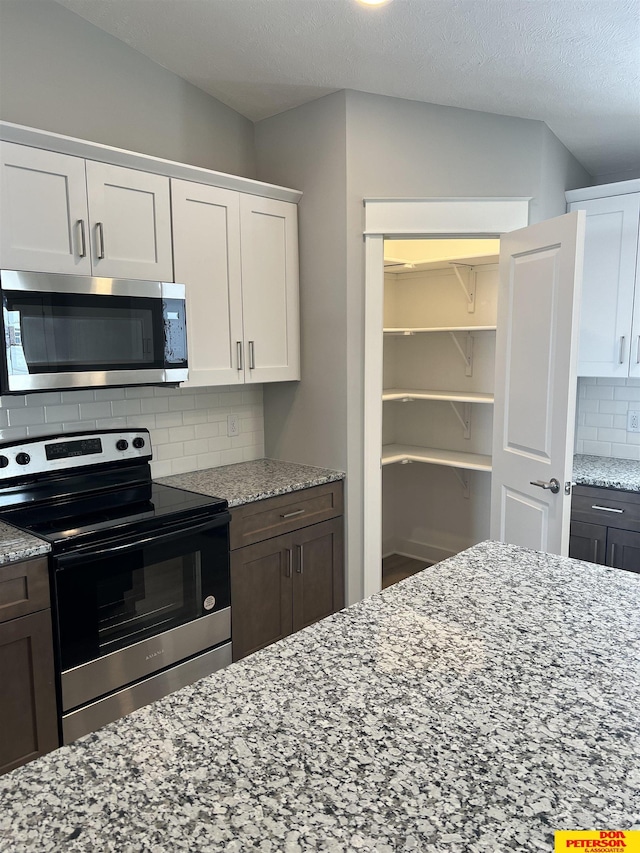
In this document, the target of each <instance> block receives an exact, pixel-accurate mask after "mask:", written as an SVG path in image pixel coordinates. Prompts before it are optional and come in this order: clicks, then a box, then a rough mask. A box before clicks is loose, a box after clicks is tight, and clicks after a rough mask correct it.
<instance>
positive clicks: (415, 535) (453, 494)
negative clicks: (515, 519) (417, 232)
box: [382, 241, 498, 563]
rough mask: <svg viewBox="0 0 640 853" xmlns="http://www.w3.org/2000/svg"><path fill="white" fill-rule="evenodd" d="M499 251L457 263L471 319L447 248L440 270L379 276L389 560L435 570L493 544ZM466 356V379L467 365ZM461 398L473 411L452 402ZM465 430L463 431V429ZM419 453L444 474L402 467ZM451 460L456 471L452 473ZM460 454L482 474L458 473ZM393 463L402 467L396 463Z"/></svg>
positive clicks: (421, 465)
mask: <svg viewBox="0 0 640 853" xmlns="http://www.w3.org/2000/svg"><path fill="white" fill-rule="evenodd" d="M402 242H404V241H394V242H393V249H392V250H393V253H394V256H397V255H398V254H399V252H401V251H402ZM406 242H407V243H408V244H409V245H408V246H407V250H406V253H405V254H407V255H409V256H411V257H414V258H415V256H416V253H417V254H419V249H418V246H417V245H416V244H417V243H418V242H419V243H423V244H428V243H429V241H406ZM438 242H439V243H443V242H444V241H438ZM454 242H455V243H460V242H461V241H451V243H454ZM474 242H475V243H477V242H478V241H474ZM412 244H413V245H412ZM496 244H497V241H487V256H485V257H479V256H477V257H475V258H474V259H473V263H470V260H469V259H466V258H460V260H459V263H460V266H458V272H459V273H460V277H461V278H462V279H463V281H464V282H466V283H467V284H469V283H470V285H471V288H472V289H473V291H474V292H475V300H474V301H475V306H474V309H473V311H470V310H468V305H469V299H468V296H467V294H466V293H465V289H464V287H463V286H462V285H461V283H460V280H459V277H458V275H456V271H455V269H454V266H453V262H452V261H451V260H450V259H448V258H450V256H451V253H452V248H453V247H450V249H449V251H446V252H444V253H443V254H444V256H445V259H444V260H443V261H442V262H439V261H437V260H435V261H434V260H430V261H429V262H424V263H420V262H418V263H415V264H414V266H413V268H412V267H403V266H400V265H398V266H389V267H387V269H391V270H393V271H392V272H389V271H386V272H385V277H384V329H385V331H384V345H383V354H384V356H383V370H384V372H383V387H384V393H383V403H382V405H383V422H382V423H383V430H382V431H383V448H382V458H383V468H382V504H383V506H382V510H383V520H382V537H383V543H382V553H383V556H385V557H386V556H388V555H390V554H402V555H405V556H410V557H415V558H417V559H420V560H423V561H425V562H429V563H434V562H438V561H439V560H442V559H445V558H446V557H449V556H451V555H452V554H455V553H457V552H459V551H461V550H464V549H465V548H467V547H469V546H470V545H472V544H474V543H476V542H479V541H482V540H483V539H487V538H488V536H489V512H490V491H491V474H490V454H491V444H492V430H493V405H492V403H491V400H492V396H493V389H494V362H495V324H496V298H497V285H498V272H497V257H495V256H494V255H489V254H488V253H489V252H491V251H495V250H496V248H495V247H496ZM461 248H462V247H461ZM476 249H477V247H476ZM425 253H426V252H425ZM386 256H387V246H386V245H385V257H386ZM385 263H387V262H385ZM474 327H475V328H474ZM486 327H489V328H486ZM467 328H469V331H467ZM419 329H428V330H429V331H418V330H419ZM449 329H451V330H452V331H451V332H450V331H448V330H449ZM469 347H470V348H471V349H470V350H469ZM461 350H462V351H461ZM469 351H470V352H471V369H470V370H469V369H468V367H467V364H466V363H465V355H466V354H467V353H468V352H469ZM469 373H470V375H468V374H469ZM420 392H427V393H428V394H432V392H433V395H435V396H438V397H443V399H419V396H420ZM474 395H482V396H481V397H479V398H477V399H482V402H476V401H475V399H476V398H475V397H474ZM390 396H395V397H398V396H399V397H400V399H388V398H389V397H390ZM423 396H424V395H423ZM465 396H468V397H469V398H470V399H471V400H474V401H473V402H469V401H464V399H461V400H457V399H455V398H456V397H461V398H464V397H465ZM416 397H418V398H416ZM450 397H451V398H453V399H449V398H450ZM463 421H465V422H467V421H468V428H467V429H465V426H464V424H463ZM422 449H424V450H425V452H426V454H427V455H429V453H431V452H432V451H435V452H436V453H439V452H440V451H445V453H444V459H443V462H444V463H445V464H431V463H428V462H421V461H418V460H416V459H414V460H412V461H409V462H408V461H406V458H405V457H403V453H404V451H408V450H410V451H412V455H414V456H416V455H417V456H420V453H421V451H422ZM447 451H450V452H451V454H450V455H451V457H452V458H453V457H455V458H456V459H457V460H458V461H456V462H455V463H453V462H452V459H449V458H448V454H447V453H446V452H447ZM465 454H473V456H470V457H468V460H471V464H472V466H474V465H475V464H476V462H477V459H478V458H479V457H481V458H482V459H483V464H484V466H485V467H486V468H487V469H488V470H471V469H470V468H466V467H464V466H465V464H467V463H466V462H465V459H467V457H466V456H465ZM390 457H393V458H394V459H395V458H396V457H399V458H398V461H393V462H392V461H389V460H390ZM460 460H461V461H460Z"/></svg>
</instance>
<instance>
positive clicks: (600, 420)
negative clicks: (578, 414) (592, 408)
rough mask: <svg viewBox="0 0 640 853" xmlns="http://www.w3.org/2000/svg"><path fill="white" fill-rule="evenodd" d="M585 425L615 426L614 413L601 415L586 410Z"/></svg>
mask: <svg viewBox="0 0 640 853" xmlns="http://www.w3.org/2000/svg"><path fill="white" fill-rule="evenodd" d="M584 423H585V426H591V427H605V428H610V427H612V426H613V415H601V414H599V413H595V412H586V413H585V416H584Z"/></svg>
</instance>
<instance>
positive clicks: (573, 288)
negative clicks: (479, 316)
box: [491, 211, 585, 555]
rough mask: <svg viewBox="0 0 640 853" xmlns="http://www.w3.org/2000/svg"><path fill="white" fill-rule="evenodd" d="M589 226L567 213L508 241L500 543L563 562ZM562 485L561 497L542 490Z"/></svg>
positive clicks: (497, 514)
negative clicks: (543, 553)
mask: <svg viewBox="0 0 640 853" xmlns="http://www.w3.org/2000/svg"><path fill="white" fill-rule="evenodd" d="M584 219H585V214H584V213H583V212H581V211H580V212H578V213H568V214H566V215H565V216H561V217H558V218H557V219H549V220H546V221H545V222H540V223H538V224H537V225H532V226H529V227H528V228H522V229H520V230H519V231H512V232H510V233H508V234H505V235H504V236H503V237H502V238H501V240H500V289H499V292H498V331H497V335H496V385H495V407H494V438H493V473H492V486H491V538H492V539H498V540H501V541H503V542H509V543H511V544H513V545H522V546H524V547H528V548H535V549H537V550H540V551H548V552H550V553H554V554H564V555H566V554H567V553H568V549H569V515H570V509H571V496H570V483H571V475H572V471H573V435H574V427H575V399H576V373H575V370H576V364H577V348H578V346H577V345H578V316H579V311H578V306H579V300H580V281H581V276H582V255H583V246H584ZM553 480H556V481H557V483H558V486H559V490H558V491H557V493H553V492H552V490H551V489H545V488H542V487H541V485H542V484H545V483H546V484H550V483H551V482H552V481H553ZM532 483H538V484H540V485H532ZM565 484H568V485H569V489H568V490H569V494H566V493H565Z"/></svg>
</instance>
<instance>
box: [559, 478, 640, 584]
mask: <svg viewBox="0 0 640 853" xmlns="http://www.w3.org/2000/svg"><path fill="white" fill-rule="evenodd" d="M569 556H570V557H575V558H576V559H578V560H587V561H589V562H591V563H599V564H601V565H603V566H611V567H613V568H616V569H626V570H627V571H630V572H640V494H638V493H637V492H623V491H619V490H617V489H602V488H599V487H596V486H574V489H573V493H572V498H571V531H570V537H569Z"/></svg>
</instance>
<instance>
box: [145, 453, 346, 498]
mask: <svg viewBox="0 0 640 853" xmlns="http://www.w3.org/2000/svg"><path fill="white" fill-rule="evenodd" d="M343 478H344V474H343V473H342V472H341V471H333V470H331V469H330V468H316V467H314V466H312V465H299V464H298V463H296V462H281V461H279V460H277V459H256V460H255V461H253V462H237V463H236V464H234V465H223V466H222V467H220V468H207V469H205V470H203V471H190V472H188V473H187V474H174V475H173V476H171V477H163V478H162V479H159V480H158V482H159V483H164V484H165V485H166V486H176V487H177V488H179V489H187V490H188V491H191V492H198V493H199V494H202V495H211V496H212V497H219V498H225V499H226V500H227V501H228V502H229V506H230V507H234V506H240V505H241V504H246V503H251V502H252V501H261V500H265V499H266V498H273V497H275V496H276V495H284V494H287V493H288V492H295V491H298V490H299V489H308V488H311V487H312V486H320V485H322V484H323V483H333V482H335V481H337V480H342V479H343Z"/></svg>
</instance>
